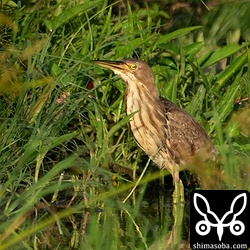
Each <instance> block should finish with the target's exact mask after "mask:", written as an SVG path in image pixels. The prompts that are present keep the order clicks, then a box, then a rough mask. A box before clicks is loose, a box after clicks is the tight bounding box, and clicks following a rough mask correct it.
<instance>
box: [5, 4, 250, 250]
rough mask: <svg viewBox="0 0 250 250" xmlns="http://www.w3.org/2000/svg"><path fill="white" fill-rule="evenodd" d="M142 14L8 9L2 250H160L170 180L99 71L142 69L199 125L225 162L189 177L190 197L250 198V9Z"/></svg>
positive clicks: (123, 8) (126, 8)
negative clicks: (238, 192) (109, 66)
mask: <svg viewBox="0 0 250 250" xmlns="http://www.w3.org/2000/svg"><path fill="white" fill-rule="evenodd" d="M135 2H136V1H133V3H132V1H131V3H129V2H126V1H118V2H115V1H107V0H106V1H105V0H104V1H103V0H95V1H91V0H87V1H83V0H78V1H73V0H70V1H67V0H61V1H43V0H40V1H37V2H35V1H29V0H26V1H1V12H0V26H1V30H0V32H1V33H0V62H1V69H0V72H1V74H0V95H1V99H0V134H1V145H0V167H1V171H0V181H1V185H0V209H1V210H0V211H1V213H0V222H1V223H0V249H71V248H78V249H95V250H96V249H102V250H104V249H150V248H152V249H153V247H156V246H157V248H158V249H162V248H163V247H164V244H165V240H162V239H165V238H166V235H167V233H168V231H169V229H170V228H171V225H172V220H173V219H172V217H171V204H170V205H168V204H169V203H167V201H166V200H167V199H168V197H171V194H170V193H171V185H170V186H167V185H165V189H164V187H163V185H164V178H163V177H164V175H168V173H165V172H164V171H158V169H157V168H156V167H155V166H154V165H153V164H152V163H151V162H150V161H149V160H148V158H147V157H146V156H145V155H144V153H143V152H142V151H141V150H140V149H139V148H138V147H137V146H136V144H135V142H134V139H133V138H132V136H131V134H130V132H129V130H128V126H127V122H128V120H129V117H127V116H126V115H125V112H124V108H123V106H124V100H123V97H124V90H125V86H124V84H123V83H122V82H121V80H119V79H118V78H117V77H115V76H114V75H113V74H112V73H111V72H109V71H105V70H103V69H100V68H98V67H97V66H95V65H93V64H92V63H91V60H93V59H121V58H129V57H139V58H141V59H143V60H145V61H147V62H148V63H149V65H150V66H151V68H152V70H153V72H154V75H155V81H156V84H157V87H158V89H159V93H160V95H161V96H163V97H166V98H168V99H170V100H172V101H173V102H175V103H177V104H178V105H180V106H181V107H183V108H184V109H185V110H187V111H188V112H189V113H191V114H192V115H193V116H195V117H196V119H197V120H198V121H199V122H200V123H201V124H202V125H203V126H204V128H205V129H206V131H207V132H208V133H209V135H210V137H211V139H212V141H213V142H214V144H215V145H216V148H217V150H218V152H219V155H218V159H217V161H216V163H215V164H211V165H210V164H209V165H205V164H204V163H202V162H197V164H195V166H192V169H191V174H185V175H183V180H184V182H185V185H186V189H187V190H188V189H189V187H192V188H195V187H196V188H198V187H199V188H206V189H212V188H213V189H247V190H250V181H249V180H250V165H249V162H250V141H249V136H250V110H249V97H250V78H249V77H250V71H249V67H248V66H249V62H250V61H249V60H250V59H249V50H248V46H249V44H248V41H249V39H250V36H249V34H250V32H249V16H250V4H249V2H245V1H235V2H234V1H233V2H232V3H228V1H219V0H218V1H206V5H205V3H203V2H205V1H185V2H176V1H165V2H166V3H162V1H149V2H146V1H138V3H135ZM197 2H198V3H197ZM235 17H237V18H235ZM146 170H147V171H146ZM193 174H195V175H196V176H198V179H194V178H193V177H192V176H193ZM139 176H140V178H139ZM138 178H139V180H140V181H137V180H138ZM152 181H155V182H154V183H153V184H152ZM157 183H158V184H159V185H160V186H161V187H160V188H159V187H158V186H159V185H158V184H157ZM167 183H168V184H169V183H171V180H170V182H169V181H167ZM135 184H136V185H138V187H137V188H136V189H135V190H134V189H132V188H133V187H134V186H135ZM131 189H132V191H133V192H131V194H129V192H130V191H131ZM149 194H150V195H149ZM164 194H166V196H164ZM148 196H150V198H149V199H147V198H146V197H148ZM152 197H154V199H153V198H152ZM155 198H157V199H158V205H157V204H155V203H154V202H155ZM159 204H160V205H159ZM165 204H167V205H166V206H165ZM187 216H188V215H187ZM187 227H188V226H187ZM183 232H185V225H184V229H183ZM183 234H184V233H183ZM187 235H188V233H187ZM179 237H180V238H181V235H179ZM183 239H186V240H188V236H184V235H183ZM154 249H156V248H154Z"/></svg>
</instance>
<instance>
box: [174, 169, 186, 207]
mask: <svg viewBox="0 0 250 250" xmlns="http://www.w3.org/2000/svg"><path fill="white" fill-rule="evenodd" d="M172 176H173V179H174V193H173V203H174V204H176V203H179V202H181V203H183V202H184V201H185V197H184V187H183V184H182V181H181V180H180V178H179V166H174V167H173V172H172Z"/></svg>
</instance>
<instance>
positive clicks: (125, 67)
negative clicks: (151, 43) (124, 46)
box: [93, 58, 156, 92]
mask: <svg viewBox="0 0 250 250" xmlns="http://www.w3.org/2000/svg"><path fill="white" fill-rule="evenodd" d="M93 63H95V64H97V65H99V66H102V67H104V68H108V69H111V70H112V71H113V72H114V73H115V74H116V75H118V76H119V77H120V78H121V79H122V80H123V81H124V82H125V83H126V84H127V85H128V87H129V86H133V85H134V84H137V85H138V87H139V86H142V85H143V86H144V87H145V88H147V89H148V91H149V92H155V90H156V87H155V84H154V77H153V74H152V71H151V69H150V67H149V66H148V65H147V64H146V63H145V62H143V61H142V60H139V59H135V58H131V59H126V60H121V61H104V60H97V61H93Z"/></svg>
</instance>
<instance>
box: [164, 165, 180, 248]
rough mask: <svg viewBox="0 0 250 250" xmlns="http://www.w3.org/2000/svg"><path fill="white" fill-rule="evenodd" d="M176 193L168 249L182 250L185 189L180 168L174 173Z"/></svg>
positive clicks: (175, 168) (175, 167)
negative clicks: (180, 176) (180, 175)
mask: <svg viewBox="0 0 250 250" xmlns="http://www.w3.org/2000/svg"><path fill="white" fill-rule="evenodd" d="M172 175H173V180H174V188H175V189H174V193H173V210H172V214H173V218H174V224H173V227H172V230H171V231H170V232H169V235H168V240H167V248H166V249H180V244H181V239H182V221H183V215H184V187H183V184H182V181H181V180H180V178H179V166H174V168H173V171H172Z"/></svg>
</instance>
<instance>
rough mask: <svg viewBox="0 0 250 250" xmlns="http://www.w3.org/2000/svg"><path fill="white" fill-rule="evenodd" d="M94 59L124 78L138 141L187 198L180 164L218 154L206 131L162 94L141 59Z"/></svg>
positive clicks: (133, 127) (177, 191) (134, 134)
mask: <svg viewBox="0 0 250 250" xmlns="http://www.w3.org/2000/svg"><path fill="white" fill-rule="evenodd" d="M93 62H94V63H95V64H97V65H99V66H102V67H105V68H109V69H111V70H112V71H113V72H114V73H115V74H116V75H118V76H119V77H120V78H121V79H122V80H123V81H124V82H125V84H126V94H125V100H126V113H127V114H128V115H129V114H131V113H134V115H133V116H132V117H131V118H130V121H129V124H130V128H131V131H132V134H133V136H134V138H135V140H136V142H137V144H138V145H139V146H140V147H141V148H142V150H143V151H144V152H145V153H146V154H147V155H148V156H149V157H150V158H151V159H152V160H153V161H154V162H155V163H156V165H157V166H158V167H159V168H160V169H162V168H166V169H167V170H168V171H169V172H170V173H171V174H172V176H173V181H174V185H175V192H176V195H177V196H180V197H181V199H184V189H183V185H182V182H181V180H180V179H179V167H180V165H183V166H185V164H186V163H187V162H188V161H189V160H190V159H191V158H192V157H194V156H195V155H197V153H198V152H199V151H201V150H204V152H207V153H208V157H207V158H209V157H210V156H211V158H212V157H214V155H215V154H216V150H215V148H214V146H213V144H212V142H211V141H210V139H209V137H208V135H207V133H206V132H205V130H204V129H203V127H202V126H201V125H200V124H199V123H198V122H197V121H196V120H195V119H194V118H193V117H192V116H191V115H190V114H188V113H187V112H186V111H184V110H183V109H181V108H180V107H179V106H177V105H176V104H174V103H173V102H171V101H169V100H167V99H165V98H162V97H160V96H159V94H158V90H157V88H156V85H155V82H154V76H153V73H152V71H151V69H150V67H149V66H148V65H147V64H146V63H145V62H143V61H142V60H139V59H126V60H122V61H103V60H98V61H93ZM202 154H203V153H202ZM177 198H178V197H177Z"/></svg>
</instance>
